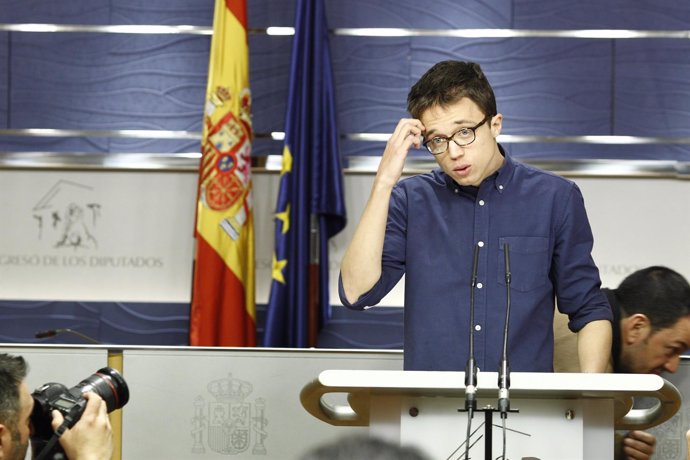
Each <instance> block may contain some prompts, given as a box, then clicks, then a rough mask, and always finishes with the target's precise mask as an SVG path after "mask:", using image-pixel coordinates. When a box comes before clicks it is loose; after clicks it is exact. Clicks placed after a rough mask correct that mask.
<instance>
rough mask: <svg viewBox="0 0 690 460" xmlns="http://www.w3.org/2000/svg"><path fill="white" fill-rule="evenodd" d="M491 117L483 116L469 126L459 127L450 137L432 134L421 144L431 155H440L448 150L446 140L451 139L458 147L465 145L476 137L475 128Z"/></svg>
mask: <svg viewBox="0 0 690 460" xmlns="http://www.w3.org/2000/svg"><path fill="white" fill-rule="evenodd" d="M490 119H491V115H487V116H486V117H484V119H483V120H482V121H480V122H479V123H477V124H476V125H474V126H472V127H471V128H460V129H458V130H457V131H455V132H454V133H453V134H451V135H450V137H445V136H434V137H432V138H431V139H429V140H428V141H424V143H423V145H424V147H426V149H427V150H428V151H429V152H430V153H431V154H432V155H440V154H442V153H445V152H446V150H448V142H450V141H453V142H455V144H456V145H457V146H458V147H465V146H466V145H470V144H471V143H472V142H474V140H475V139H476V138H477V133H476V132H475V131H476V130H477V128H479V127H480V126H481V125H483V124H484V123H486V122H487V121H489V120H490Z"/></svg>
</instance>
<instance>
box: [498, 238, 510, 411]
mask: <svg viewBox="0 0 690 460" xmlns="http://www.w3.org/2000/svg"><path fill="white" fill-rule="evenodd" d="M503 256H504V260H505V270H506V272H505V277H506V319H505V325H504V328H503V356H501V363H500V365H499V370H498V409H499V411H500V413H501V418H502V419H505V418H506V417H507V416H508V411H509V410H510V397H509V396H508V388H510V368H509V367H508V324H509V322H510V247H509V245H508V243H504V244H503Z"/></svg>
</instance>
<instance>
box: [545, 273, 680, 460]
mask: <svg viewBox="0 0 690 460" xmlns="http://www.w3.org/2000/svg"><path fill="white" fill-rule="evenodd" d="M604 293H605V295H606V297H607V299H608V301H609V303H610V304H611V308H612V310H613V318H614V320H613V325H614V327H613V342H612V346H611V353H610V363H609V371H613V372H616V373H635V374H662V373H664V372H671V373H674V372H676V371H677V370H678V365H679V363H680V357H681V355H682V354H684V353H686V352H687V351H688V349H690V284H689V283H688V281H687V280H686V279H685V278H683V276H682V275H681V274H680V273H678V272H676V271H674V270H671V269H670V268H667V267H662V266H653V267H647V268H643V269H641V270H638V271H636V272H634V273H632V274H630V275H629V276H627V277H626V278H625V279H624V280H623V281H622V282H621V284H620V285H619V286H618V288H616V289H604ZM566 322H567V318H563V315H556V318H555V321H554V334H555V337H556V340H555V343H556V345H555V354H554V368H555V370H556V372H579V371H580V363H579V361H578V358H577V356H576V353H575V349H576V348H577V337H575V335H574V334H572V333H571V332H569V331H568V330H567V327H566ZM655 444H656V439H655V438H654V436H653V435H652V434H650V433H646V432H642V431H633V432H631V433H627V435H626V436H625V438H624V439H623V440H622V449H623V451H624V452H625V453H626V454H627V455H634V456H632V457H631V458H636V459H644V458H649V456H651V455H652V454H653V453H654V446H655Z"/></svg>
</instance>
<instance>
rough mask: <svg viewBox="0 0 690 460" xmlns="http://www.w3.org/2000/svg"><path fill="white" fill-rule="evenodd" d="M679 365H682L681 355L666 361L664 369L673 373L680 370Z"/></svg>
mask: <svg viewBox="0 0 690 460" xmlns="http://www.w3.org/2000/svg"><path fill="white" fill-rule="evenodd" d="M679 365H680V356H674V357H673V358H671V359H669V360H668V361H666V363H664V369H665V370H666V371H667V372H670V373H672V374H673V373H675V372H676V371H677V370H678V366H679Z"/></svg>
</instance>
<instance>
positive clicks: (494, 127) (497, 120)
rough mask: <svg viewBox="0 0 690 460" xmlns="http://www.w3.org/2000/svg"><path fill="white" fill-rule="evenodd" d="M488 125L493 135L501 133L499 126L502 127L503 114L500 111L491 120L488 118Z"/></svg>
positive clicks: (496, 135)
mask: <svg viewBox="0 0 690 460" xmlns="http://www.w3.org/2000/svg"><path fill="white" fill-rule="evenodd" d="M489 125H490V127H491V134H492V135H493V137H494V138H496V137H498V135H499V134H501V128H503V115H502V114H500V113H497V114H496V115H494V116H493V117H492V118H491V120H489Z"/></svg>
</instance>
